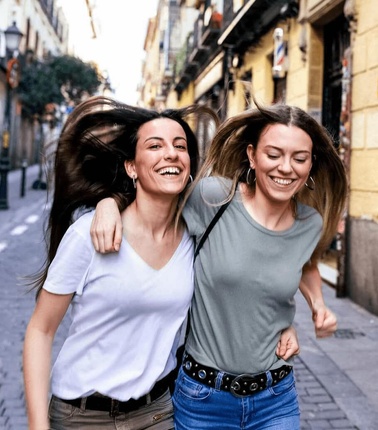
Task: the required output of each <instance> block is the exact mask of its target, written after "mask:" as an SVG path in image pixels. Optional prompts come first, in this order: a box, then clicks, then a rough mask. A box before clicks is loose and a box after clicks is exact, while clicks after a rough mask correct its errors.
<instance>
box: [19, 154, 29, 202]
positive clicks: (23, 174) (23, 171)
mask: <svg viewBox="0 0 378 430" xmlns="http://www.w3.org/2000/svg"><path fill="white" fill-rule="evenodd" d="M27 167H28V162H27V161H26V160H22V164H21V190H20V197H24V196H25V181H26V168H27Z"/></svg>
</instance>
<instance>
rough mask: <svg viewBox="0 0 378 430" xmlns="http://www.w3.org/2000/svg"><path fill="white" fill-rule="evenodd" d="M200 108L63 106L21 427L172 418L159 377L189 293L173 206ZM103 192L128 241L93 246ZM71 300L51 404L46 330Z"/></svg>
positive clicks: (165, 380)
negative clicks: (114, 248)
mask: <svg viewBox="0 0 378 430" xmlns="http://www.w3.org/2000/svg"><path fill="white" fill-rule="evenodd" d="M203 114H206V115H210V118H212V119H213V120H216V116H215V114H214V113H213V112H212V111H211V110H209V109H207V108H206V107H200V106H191V107H188V108H185V109H177V110H167V111H164V112H161V113H158V112H155V111H150V110H146V109H142V108H138V107H133V106H128V105H126V104H122V103H119V102H116V101H113V100H111V99H107V98H103V97H95V98H92V99H89V100H88V101H85V102H83V103H82V104H81V105H79V106H78V107H77V108H76V109H75V110H74V111H73V112H72V114H71V115H70V116H69V118H68V120H67V122H66V124H65V126H64V129H63V131H62V134H61V136H60V138H59V142H58V147H57V154H56V162H55V163H56V164H55V182H54V184H55V190H54V195H53V202H52V208H51V213H50V216H49V239H48V240H49V242H48V260H47V264H46V267H45V268H44V270H43V271H42V273H41V276H40V278H39V280H38V282H37V283H36V287H37V289H38V290H37V291H38V292H37V303H36V307H35V310H34V313H33V315H32V317H31V320H30V322H29V324H28V327H27V331H26V336H25V345H24V379H25V393H26V403H27V412H28V422H29V428H30V430H42V429H48V428H49V429H56V430H61V429H71V428H72V429H86V428H88V429H91V430H95V429H115V428H117V429H119V428H125V429H126V428H132V429H145V428H149V429H150V428H151V429H159V430H164V429H172V428H173V406H172V400H171V395H170V392H169V390H168V388H169V386H170V385H171V382H172V381H171V379H172V377H173V378H174V376H173V375H172V371H173V370H174V369H175V368H176V350H177V348H178V346H179V345H180V342H182V337H183V334H182V331H183V330H185V327H184V321H185V319H186V316H187V312H188V308H189V304H190V301H191V298H192V293H193V240H192V238H191V237H190V236H189V235H188V233H187V231H186V229H185V226H184V223H183V222H182V221H180V220H177V222H176V214H177V206H178V201H179V199H180V198H181V196H182V194H183V192H184V190H185V188H186V187H187V184H188V182H190V178H191V177H193V176H195V174H196V172H197V166H198V145H197V140H196V137H195V135H194V133H193V131H192V130H191V128H190V126H189V123H188V122H187V121H188V120H192V119H193V118H196V117H197V118H198V117H199V116H200V115H203ZM109 193H111V194H112V195H118V196H119V202H120V204H121V206H122V208H123V210H122V220H123V222H124V226H125V234H126V235H127V240H128V244H129V245H128V246H124V247H123V248H122V250H121V252H120V253H118V254H113V255H101V254H98V253H96V252H95V250H94V248H93V245H92V242H91V237H90V225H91V222H92V218H93V211H92V210H90V208H93V207H94V206H95V205H96V203H97V202H98V201H99V200H100V199H101V198H103V197H105V196H106V195H109ZM82 209H84V212H85V213H84V214H83V212H82V211H81V210H82ZM73 221H75V222H73ZM69 306H71V312H72V314H71V315H72V323H71V326H70V329H69V333H68V337H67V339H66V340H65V343H64V345H63V347H62V349H61V351H60V353H59V356H58V358H57V360H56V362H55V364H54V366H53V369H52V374H51V393H52V398H51V401H50V405H49V410H48V404H49V401H48V396H49V390H50V388H49V384H50V380H49V379H50V378H49V374H50V362H51V350H52V344H53V339H54V336H55V333H56V330H57V328H58V327H59V324H60V323H61V321H62V319H63V317H64V315H65V313H66V311H67V309H68V308H69Z"/></svg>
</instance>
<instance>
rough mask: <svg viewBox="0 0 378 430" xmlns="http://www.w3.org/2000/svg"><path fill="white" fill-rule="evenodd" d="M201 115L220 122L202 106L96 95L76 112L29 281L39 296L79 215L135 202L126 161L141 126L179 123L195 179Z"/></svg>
mask: <svg viewBox="0 0 378 430" xmlns="http://www.w3.org/2000/svg"><path fill="white" fill-rule="evenodd" d="M203 115H206V116H207V117H208V119H210V120H212V121H214V122H215V123H216V125H217V124H218V117H217V115H216V113H215V112H214V111H213V110H212V109H210V108H208V107H206V106H201V105H190V106H187V107H184V108H180V109H166V110H163V111H161V112H158V111H156V110H150V109H145V108H141V107H135V106H130V105H127V104H125V103H121V102H119V101H116V100H114V99H111V98H108V97H104V96H96V97H92V98H90V99H88V100H86V101H84V102H82V103H81V104H80V105H78V106H77V107H76V108H75V109H74V111H73V112H72V113H71V114H70V116H69V117H68V119H67V121H66V123H65V125H64V127H63V129H62V132H61V134H60V137H59V140H58V145H57V150H56V155H55V169H54V190H53V200H52V206H51V211H50V214H49V217H48V225H47V229H46V243H47V258H46V262H45V264H44V266H43V268H42V269H41V271H40V272H39V273H38V274H37V275H36V276H35V278H34V281H33V283H32V285H33V288H36V289H37V296H38V294H39V292H40V290H41V288H42V286H43V283H44V281H45V279H46V276H47V271H48V268H49V266H50V264H51V262H52V260H53V259H54V257H55V255H56V252H57V249H58V246H59V243H60V241H61V240H62V237H63V235H64V234H65V232H66V231H67V229H68V227H69V226H70V225H71V224H72V222H73V221H74V220H75V217H76V216H77V214H78V212H79V213H80V212H81V211H82V210H86V209H87V210H88V209H91V208H94V207H95V206H96V204H97V203H98V202H99V201H100V200H102V199H103V198H105V197H109V196H112V197H114V198H115V199H116V201H117V203H118V206H119V208H120V210H123V209H124V208H126V207H127V206H128V205H129V204H130V203H131V202H132V201H133V200H134V199H135V195H136V191H135V188H134V186H133V183H132V179H131V178H130V177H128V176H127V174H126V172H125V168H124V162H125V161H126V160H128V161H131V160H134V158H135V151H136V145H137V140H138V130H139V129H140V127H141V126H142V125H143V124H145V123H147V122H149V121H152V120H154V119H158V118H169V119H171V120H174V121H176V122H178V123H179V124H180V125H181V126H182V128H183V129H184V132H185V134H186V139H187V146H188V152H189V156H190V162H191V167H190V173H191V175H192V177H193V178H194V177H195V176H196V174H197V169H198V163H199V156H198V142H197V138H196V135H195V133H194V131H193V129H194V127H195V126H196V122H195V120H196V119H197V120H198V119H199V118H200V117H202V116H203ZM189 124H190V125H189ZM192 127H193V129H192Z"/></svg>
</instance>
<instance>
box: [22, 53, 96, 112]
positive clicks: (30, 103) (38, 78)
mask: <svg viewBox="0 0 378 430" xmlns="http://www.w3.org/2000/svg"><path fill="white" fill-rule="evenodd" d="M100 84H101V76H99V74H98V73H97V70H96V68H95V67H94V66H93V65H91V64H88V63H84V62H83V61H82V60H80V59H78V58H76V57H72V56H69V55H63V56H60V57H50V58H49V59H47V60H46V61H43V62H42V61H38V60H37V61H32V62H31V63H29V64H27V65H25V66H24V67H23V68H22V72H21V81H20V84H19V86H18V88H17V92H18V95H19V97H20V100H21V102H22V109H23V115H25V116H28V117H35V116H37V117H38V118H42V116H43V114H44V111H45V106H46V105H47V104H50V103H56V104H61V103H62V102H63V101H66V102H67V103H68V102H69V101H74V103H75V104H76V103H78V102H80V100H81V98H82V97H83V96H84V95H88V96H91V95H94V94H95V93H96V91H97V89H98V87H99V86H100Z"/></svg>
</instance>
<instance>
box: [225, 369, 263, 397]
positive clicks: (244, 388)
mask: <svg viewBox="0 0 378 430" xmlns="http://www.w3.org/2000/svg"><path fill="white" fill-rule="evenodd" d="M258 389H259V384H258V383H257V382H256V378H255V377H254V376H253V375H250V374H249V373H243V374H241V375H238V376H237V377H236V378H234V379H233V380H232V382H231V385H230V392H231V394H233V395H234V396H235V397H244V396H248V395H249V394H254V393H255V392H256V391H257V390H258Z"/></svg>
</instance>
